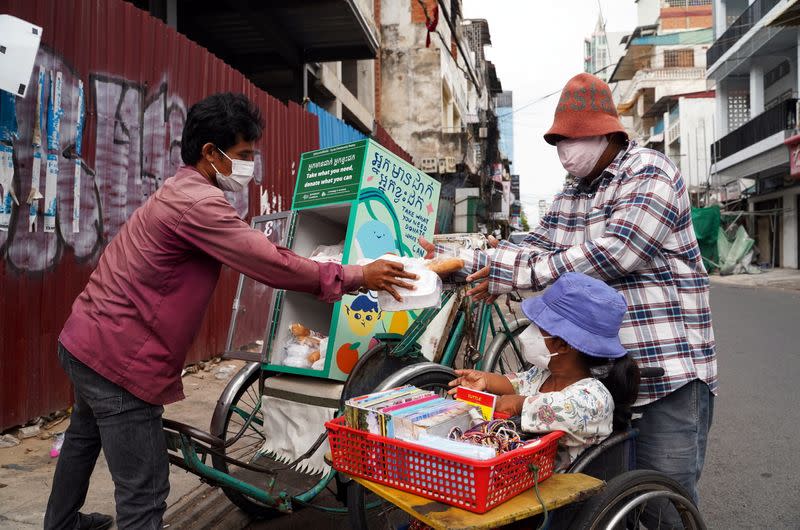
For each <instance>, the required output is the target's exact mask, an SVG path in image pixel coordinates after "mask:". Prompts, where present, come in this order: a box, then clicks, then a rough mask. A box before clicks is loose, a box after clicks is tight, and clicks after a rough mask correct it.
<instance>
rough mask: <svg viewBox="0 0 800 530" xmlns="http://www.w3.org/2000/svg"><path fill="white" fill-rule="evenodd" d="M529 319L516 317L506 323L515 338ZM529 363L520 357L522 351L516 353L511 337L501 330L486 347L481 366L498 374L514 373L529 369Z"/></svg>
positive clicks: (528, 323) (527, 324) (526, 325)
mask: <svg viewBox="0 0 800 530" xmlns="http://www.w3.org/2000/svg"><path fill="white" fill-rule="evenodd" d="M530 323H531V321H530V320H528V319H527V318H525V317H521V318H518V319H516V320H513V321H510V322H509V323H508V328H509V330H510V331H511V334H512V336H513V337H514V338H515V339H516V338H517V337H519V335H520V334H521V333H522V332H523V331H525V328H527V327H528V326H529V325H530ZM531 366H532V365H531V363H529V362H528V361H527V360H525V358H524V357H522V352H520V353H517V351H516V350H514V346H513V345H512V344H511V339H509V338H508V335H506V334H505V333H503V332H498V334H497V336H496V337H495V339H494V340H493V341H492V342H491V343H490V344H489V346H488V347H487V348H486V353H485V354H484V356H483V362H482V363H481V367H482V369H483V370H486V371H487V372H494V373H498V374H504V375H505V374H515V373H518V372H524V371H526V370H530V369H531Z"/></svg>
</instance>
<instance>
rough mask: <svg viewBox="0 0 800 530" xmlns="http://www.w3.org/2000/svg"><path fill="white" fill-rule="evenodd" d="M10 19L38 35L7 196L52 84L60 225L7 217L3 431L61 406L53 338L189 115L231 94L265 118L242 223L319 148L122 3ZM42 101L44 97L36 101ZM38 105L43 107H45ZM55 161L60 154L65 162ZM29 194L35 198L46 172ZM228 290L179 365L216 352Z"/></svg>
mask: <svg viewBox="0 0 800 530" xmlns="http://www.w3.org/2000/svg"><path fill="white" fill-rule="evenodd" d="M0 13H8V14H11V15H14V16H16V17H19V18H22V19H24V20H27V21H29V22H32V23H34V24H36V25H39V26H42V27H43V28H44V29H43V37H42V46H41V48H40V51H39V55H38V57H37V60H36V65H37V67H36V68H34V75H33V77H32V84H31V88H30V89H29V90H28V94H27V96H26V98H25V99H24V100H17V105H16V118H17V122H18V125H19V134H18V137H17V138H16V139H15V140H14V142H13V149H14V180H13V184H12V186H13V188H14V190H15V192H16V196H17V197H20V198H26V197H28V194H29V192H30V189H31V185H32V179H33V174H32V161H33V148H32V135H33V123H34V121H35V120H34V115H35V105H36V103H35V102H36V98H37V92H38V91H37V89H36V86H35V85H36V84H37V83H36V80H37V79H38V71H39V69H41V70H42V73H43V74H44V79H45V80H46V81H50V80H51V79H53V80H55V79H57V78H58V77H59V76H60V77H61V110H62V111H63V114H62V116H61V126H60V131H59V132H60V139H59V140H58V142H57V144H56V145H55V148H54V149H51V150H48V152H52V153H53V154H57V155H58V169H59V176H58V179H57V187H56V188H57V205H58V214H57V217H58V220H57V221H58V223H57V226H56V229H55V231H53V232H45V231H44V229H43V228H44V226H43V225H44V223H43V222H42V221H43V219H42V216H41V215H40V216H39V217H38V220H37V221H38V223H37V226H36V228H35V230H31V227H30V223H29V218H28V212H27V205H25V203H24V201H23V202H22V207H17V206H14V209H13V211H12V215H11V223H10V226H9V228H8V230H7V231H0V293H2V294H0V298H2V303H0V337H2V340H0V431H1V430H2V429H4V428H6V427H9V426H13V425H17V424H20V423H22V422H25V421H27V420H28V419H30V418H32V417H35V416H37V415H40V414H44V413H47V412H50V411H53V410H57V409H59V408H64V407H66V406H67V405H68V404H69V402H70V387H69V384H68V382H67V379H66V377H65V376H64V374H63V372H62V371H61V368H60V367H59V366H58V363H57V360H56V341H57V337H58V333H59V331H60V330H61V327H62V325H63V323H64V321H65V320H66V317H67V316H68V314H69V310H70V306H71V304H72V301H73V300H74V298H75V297H76V296H77V295H78V293H79V292H80V291H81V290H82V289H83V287H84V285H85V283H86V281H87V279H88V277H89V274H90V273H91V271H92V269H93V267H94V265H95V264H96V262H97V259H98V257H99V255H100V252H101V251H102V249H103V247H104V245H105V244H106V243H107V242H108V240H109V239H110V238H111V237H113V236H114V234H116V233H117V231H118V230H119V228H120V227H121V226H122V224H123V223H124V222H125V220H126V219H127V218H128V216H129V215H130V214H131V213H132V212H133V210H135V209H136V208H137V207H138V206H140V205H141V204H142V203H143V202H144V201H145V200H146V199H147V197H148V196H149V195H151V194H152V193H153V192H154V191H155V190H156V189H157V188H158V186H159V185H160V184H161V183H162V182H163V181H164V179H166V178H168V177H170V176H171V175H172V174H173V172H174V171H175V169H176V168H177V167H178V166H179V165H180V163H181V162H180V135H181V132H182V129H183V123H184V121H185V119H186V113H187V110H188V108H189V106H190V105H191V104H193V103H194V102H196V101H198V100H199V99H201V98H203V97H205V96H207V95H209V94H212V93H215V92H221V91H234V92H242V93H244V94H246V95H247V96H248V97H250V98H251V99H252V100H253V101H254V102H256V104H258V105H259V107H260V108H261V109H262V111H263V113H264V117H265V120H266V122H267V129H266V134H265V136H264V138H263V139H262V140H261V142H260V144H259V149H260V157H259V158H258V160H257V170H256V175H257V177H256V179H257V180H258V183H257V184H253V185H251V186H250V189H249V190H248V191H245V192H242V193H240V194H237V195H235V196H231V197H230V198H231V201H232V203H233V204H234V206H235V207H236V208H237V210H238V211H239V212H240V214H242V215H248V216H249V215H254V214H259V213H261V212H262V211H263V210H269V211H277V210H280V209H285V208H288V207H289V205H290V199H291V194H292V192H293V187H294V181H295V171H296V167H297V162H298V160H299V154H300V153H302V152H304V151H308V150H312V149H316V148H318V146H319V130H318V123H317V118H316V117H315V116H314V115H312V114H310V113H308V112H306V111H305V110H303V109H302V108H301V107H299V106H298V105H296V104H293V103H290V104H289V105H288V106H287V105H284V104H283V103H281V102H279V101H278V100H276V99H274V98H272V97H271V96H269V95H268V94H267V93H265V92H264V91H262V90H259V89H258V88H256V87H255V86H254V85H253V84H252V83H250V82H249V81H248V80H247V79H245V77H244V76H242V75H241V74H240V73H239V72H237V71H235V70H233V69H232V68H230V67H229V66H227V65H226V64H224V63H223V62H222V61H221V60H219V59H217V58H216V57H214V56H213V55H211V54H210V53H208V52H207V51H206V50H205V49H203V48H201V47H200V46H198V45H197V44H195V43H193V42H191V41H190V40H188V39H187V38H185V37H183V36H181V35H179V34H178V33H176V32H175V31H174V30H172V29H170V28H168V27H166V26H165V25H164V24H163V23H161V22H160V21H159V20H156V19H154V18H152V17H151V16H149V15H148V14H147V13H145V12H143V11H140V10H138V9H136V8H135V7H133V6H132V5H131V4H128V3H124V2H122V1H121V0H103V1H96V0H60V1H59V2H58V3H57V4H56V3H55V2H52V1H51V0H0ZM81 83H82V85H83V90H84V93H85V109H86V114H85V118H86V125H85V129H84V131H83V134H82V139H83V142H82V146H81V152H80V155H81V171H80V174H81V176H80V184H79V187H78V189H79V191H80V195H79V205H80V206H79V220H78V228H79V231H78V232H76V233H75V232H73V226H72V217H73V202H74V197H75V196H76V194H75V193H74V191H73V190H74V184H75V181H76V180H77V179H76V178H75V177H74V174H75V162H74V160H71V159H70V158H67V156H72V155H71V154H70V153H72V152H74V150H75V149H74V148H75V144H76V137H77V134H76V130H77V128H78V125H77V124H78V117H79V114H80V107H79V105H78V98H79V92H80V86H81ZM45 92H46V91H45ZM50 99H51V98H49V97H47V96H45V98H44V105H45V107H44V108H45V109H48V108H50V107H52V108H53V110H58V109H57V106H53V105H54V103H55V102H56V101H55V99H56V98H53V99H54V101H51V100H50ZM65 154H66V155H67V156H65ZM42 166H43V167H42V171H41V173H42V174H41V183H42V184H41V186H40V189H41V191H42V192H43V193H44V192H45V187H46V186H45V184H44V183H45V175H44V164H43V165H42ZM234 287H235V274H234V273H233V272H232V271H229V270H228V271H226V272H225V273H224V274H223V276H222V279H221V281H220V284H219V286H218V287H217V291H216V293H215V294H214V298H213V303H212V304H211V306H210V307H209V309H208V312H207V314H206V319H205V322H204V324H203V328H202V331H201V332H200V334H199V336H198V337H197V340H196V342H195V344H194V346H193V349H192V351H191V352H190V354H189V355H190V359H192V360H197V359H201V358H208V357H210V356H212V355H215V354H217V352H219V351H221V350H222V348H223V347H224V342H225V338H226V332H227V327H228V320H229V316H230V310H231V301H232V299H233V290H234Z"/></svg>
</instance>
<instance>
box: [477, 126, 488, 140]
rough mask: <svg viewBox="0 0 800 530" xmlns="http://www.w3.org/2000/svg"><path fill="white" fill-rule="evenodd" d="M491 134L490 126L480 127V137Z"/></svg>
mask: <svg viewBox="0 0 800 530" xmlns="http://www.w3.org/2000/svg"><path fill="white" fill-rule="evenodd" d="M488 136H489V128H488V127H478V138H487V137H488Z"/></svg>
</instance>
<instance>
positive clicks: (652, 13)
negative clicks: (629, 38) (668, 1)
mask: <svg viewBox="0 0 800 530" xmlns="http://www.w3.org/2000/svg"><path fill="white" fill-rule="evenodd" d="M660 14H661V0H636V16H637V21H636V25H637V26H649V25H650V24H655V23H656V21H657V20H658V17H659V15H660Z"/></svg>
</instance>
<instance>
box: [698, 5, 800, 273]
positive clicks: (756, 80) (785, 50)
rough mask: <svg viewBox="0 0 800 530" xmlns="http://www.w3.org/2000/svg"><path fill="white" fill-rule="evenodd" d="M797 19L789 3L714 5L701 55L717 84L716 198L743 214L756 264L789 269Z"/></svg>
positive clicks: (794, 247) (794, 240)
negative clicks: (709, 39) (710, 33)
mask: <svg viewBox="0 0 800 530" xmlns="http://www.w3.org/2000/svg"><path fill="white" fill-rule="evenodd" d="M798 15H800V8H798V5H797V2H796V1H791V0H756V1H750V2H748V1H747V0H714V17H713V21H714V35H715V41H714V44H713V46H711V48H709V50H708V53H707V56H708V61H707V63H708V72H707V74H708V79H709V81H710V82H714V83H716V86H717V90H716V108H715V135H714V142H713V144H712V146H711V155H710V156H711V158H712V163H713V166H712V182H713V183H714V184H715V187H716V189H717V198H718V200H719V201H720V202H722V203H723V204H726V205H727V206H728V207H729V208H731V209H733V208H737V207H739V208H742V209H746V210H748V212H749V213H747V214H746V216H747V218H748V219H749V221H748V225H749V232H750V233H751V234H752V235H753V236H754V237H755V238H756V244H757V248H758V251H759V255H758V257H757V260H758V262H759V263H766V264H771V265H772V266H776V267H791V268H797V267H798V263H799V262H800V259H799V257H798V238H799V237H800V233H799V232H798V226H797V224H798V218H797V211H798V208H799V207H800V186H798V182H799V181H798V180H797V178H796V177H793V176H792V174H791V170H790V151H789V148H787V145H786V141H787V140H790V138H791V137H793V136H795V135H796V134H797V117H798V109H797V102H798V87H800V73H798V70H799V69H798V64H800V61H798V54H800V47H798V39H800V33H799V32H798V29H797V26H796V24H797V22H796V20H797V17H798ZM790 143H791V140H790Z"/></svg>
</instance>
